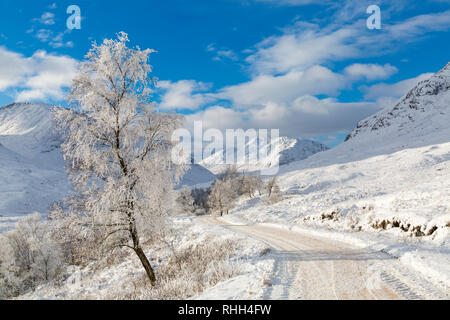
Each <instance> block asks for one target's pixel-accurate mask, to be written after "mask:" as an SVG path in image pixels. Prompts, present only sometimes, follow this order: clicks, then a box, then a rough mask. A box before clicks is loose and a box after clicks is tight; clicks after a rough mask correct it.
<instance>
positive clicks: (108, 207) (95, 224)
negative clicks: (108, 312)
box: [55, 32, 182, 285]
mask: <svg viewBox="0 0 450 320" xmlns="http://www.w3.org/2000/svg"><path fill="white" fill-rule="evenodd" d="M127 42H128V36H127V34H126V33H123V32H121V33H119V34H118V38H117V40H104V41H103V43H102V44H101V45H97V44H94V45H93V47H92V49H91V50H90V51H89V53H88V54H87V56H86V61H85V62H83V63H82V64H81V65H80V69H79V72H78V74H77V75H76V77H75V79H74V81H73V85H72V88H71V93H70V97H69V101H70V103H71V104H72V105H73V109H59V110H56V111H55V119H56V121H57V124H58V126H59V127H60V128H61V129H62V132H63V134H64V137H65V141H64V143H63V144H62V151H63V152H64V156H65V159H66V160H68V165H69V176H70V178H71V180H72V183H73V185H74V188H75V192H76V196H75V197H74V199H75V200H74V201H71V202H70V206H69V207H70V208H69V209H70V210H69V211H70V212H72V213H75V214H78V215H84V216H87V217H88V220H89V224H86V225H85V226H84V227H85V229H89V230H90V231H91V232H93V233H96V234H97V235H98V236H99V237H101V239H102V245H103V246H106V249H108V251H111V249H112V248H123V247H126V248H130V249H131V250H133V251H134V252H135V253H136V255H137V256H138V257H139V259H140V261H141V263H142V265H143V267H144V269H145V271H146V273H147V276H148V279H149V281H150V283H151V285H154V284H155V281H156V277H155V273H154V271H153V268H152V266H151V264H150V262H149V260H148V259H147V256H146V255H145V253H144V250H143V248H142V243H143V242H144V241H151V240H154V239H155V238H156V237H158V234H160V233H161V232H160V231H161V230H162V228H163V227H164V225H165V218H166V217H167V216H168V215H169V214H170V213H172V212H173V210H174V204H175V199H176V193H175V191H174V189H173V185H174V182H175V180H176V179H177V177H178V176H179V174H180V173H181V171H180V170H178V169H179V168H175V167H174V165H173V163H172V161H171V157H170V154H171V145H170V144H169V142H168V141H170V138H171V135H172V132H173V131H174V130H175V129H176V128H178V127H180V126H181V124H182V123H181V122H182V118H181V117H180V116H178V115H174V114H162V113H158V112H155V110H154V106H153V103H152V102H151V99H150V98H151V96H150V94H151V92H152V87H153V84H154V82H153V81H152V79H151V77H150V73H151V67H150V65H149V64H148V58H149V54H150V53H151V52H152V51H153V50H150V49H147V50H141V49H139V48H135V49H131V48H128V47H127ZM76 199H78V200H79V201H76ZM80 202H82V203H81V204H80Z"/></svg>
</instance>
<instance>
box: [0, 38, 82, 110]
mask: <svg viewBox="0 0 450 320" xmlns="http://www.w3.org/2000/svg"><path fill="white" fill-rule="evenodd" d="M76 65H77V60H75V59H73V58H71V57H68V56H61V55H54V54H49V53H47V52H46V51H42V50H39V51H36V52H35V53H34V54H33V55H32V56H31V57H25V56H23V55H21V54H19V53H16V52H13V51H9V50H7V49H6V48H4V47H0V69H1V70H2V72H1V73H0V91H6V90H8V89H12V88H14V91H15V92H16V94H15V98H16V100H17V101H31V100H47V99H55V100H62V99H63V98H64V89H65V88H67V87H69V86H70V85H71V81H72V78H73V76H74V74H75V69H76Z"/></svg>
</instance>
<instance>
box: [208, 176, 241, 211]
mask: <svg viewBox="0 0 450 320" xmlns="http://www.w3.org/2000/svg"><path fill="white" fill-rule="evenodd" d="M237 197H238V194H237V192H236V188H235V186H234V185H233V180H217V181H216V182H215V183H214V185H213V186H212V188H211V193H210V194H209V197H208V207H209V208H210V209H211V210H212V211H216V212H219V213H220V216H223V215H224V214H228V212H229V210H230V209H232V208H233V206H234V204H235V202H236V199H237Z"/></svg>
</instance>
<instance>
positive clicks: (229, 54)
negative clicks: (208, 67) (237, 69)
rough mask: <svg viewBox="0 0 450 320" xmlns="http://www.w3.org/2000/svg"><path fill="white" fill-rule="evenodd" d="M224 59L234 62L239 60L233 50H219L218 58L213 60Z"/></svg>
mask: <svg viewBox="0 0 450 320" xmlns="http://www.w3.org/2000/svg"><path fill="white" fill-rule="evenodd" d="M222 58H227V59H230V60H233V61H236V60H238V56H237V55H236V53H235V52H234V51H233V50H230V49H228V50H217V52H216V56H215V57H214V58H213V60H216V61H221V60H222Z"/></svg>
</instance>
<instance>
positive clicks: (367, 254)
mask: <svg viewBox="0 0 450 320" xmlns="http://www.w3.org/2000/svg"><path fill="white" fill-rule="evenodd" d="M199 220H200V221H201V222H202V223H206V224H215V225H222V226H224V227H226V228H228V229H231V230H233V231H236V232H239V233H244V234H247V235H249V236H251V237H253V238H256V239H259V240H262V241H264V242H266V243H267V244H268V245H270V246H271V247H272V248H273V251H272V253H271V254H269V255H267V256H266V257H264V259H273V260H274V268H273V273H272V275H271V278H270V283H271V285H266V286H265V289H264V296H263V298H264V299H449V297H450V295H449V292H445V291H443V290H441V289H439V288H437V287H435V286H434V285H433V284H432V283H430V282H429V281H427V280H426V279H424V278H423V277H422V276H420V275H419V274H417V273H415V272H414V271H411V270H409V269H408V268H407V267H405V266H404V265H402V264H401V263H400V262H399V261H398V259H396V258H395V257H393V256H391V255H388V254H387V253H384V252H382V251H374V250H370V249H369V248H366V249H361V248H355V247H351V246H349V245H347V244H343V243H340V242H337V241H335V242H332V241H330V240H325V239H318V238H313V237H311V236H310V235H306V234H301V233H298V232H293V231H287V230H282V229H279V228H275V227H270V226H265V225H257V224H255V225H232V224H228V223H227V222H225V221H223V220H219V219H217V218H214V217H202V218H200V219H199Z"/></svg>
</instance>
